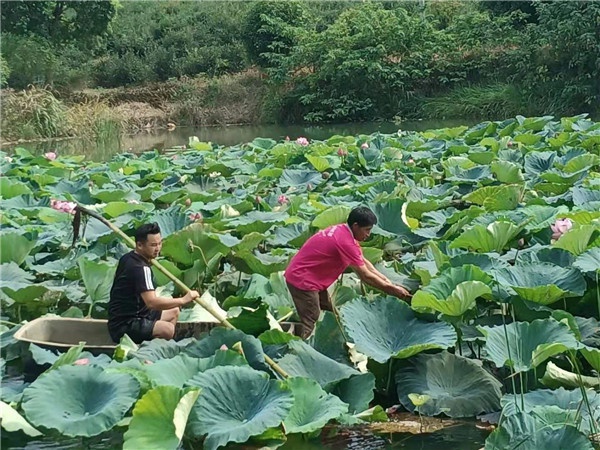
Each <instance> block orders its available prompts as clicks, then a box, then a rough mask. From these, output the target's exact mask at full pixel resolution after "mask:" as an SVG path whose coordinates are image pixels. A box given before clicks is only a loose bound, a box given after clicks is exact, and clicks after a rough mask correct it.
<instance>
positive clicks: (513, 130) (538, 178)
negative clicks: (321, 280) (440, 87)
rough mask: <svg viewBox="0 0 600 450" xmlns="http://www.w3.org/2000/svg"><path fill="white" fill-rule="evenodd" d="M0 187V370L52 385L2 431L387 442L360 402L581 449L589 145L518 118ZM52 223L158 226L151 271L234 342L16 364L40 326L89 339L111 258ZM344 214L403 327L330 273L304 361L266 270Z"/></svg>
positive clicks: (47, 172)
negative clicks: (362, 213)
mask: <svg viewBox="0 0 600 450" xmlns="http://www.w3.org/2000/svg"><path fill="white" fill-rule="evenodd" d="M0 164H1V165H0V170H1V173H2V177H0V188H1V195H2V198H1V199H0V206H1V208H2V215H1V216H0V224H1V230H0V244H1V245H2V253H1V256H0V258H1V259H0V270H1V271H2V280H1V285H0V301H1V302H2V314H3V319H4V320H8V321H10V322H12V324H11V323H9V324H6V325H5V324H3V325H2V327H3V329H4V330H5V332H4V333H3V334H2V335H1V336H0V341H1V342H2V353H1V355H2V360H0V368H1V369H2V373H3V375H4V374H5V373H8V374H11V373H13V374H14V371H18V368H19V364H20V363H21V362H22V361H23V360H25V359H29V360H32V359H33V360H34V361H35V362H37V363H38V364H51V367H50V368H49V369H48V371H46V372H45V373H43V374H42V375H41V376H40V377H39V378H37V380H35V381H34V382H32V383H31V384H28V383H18V385H17V386H14V385H12V387H11V389H3V390H2V393H1V394H0V395H1V399H2V401H3V402H5V403H4V404H3V405H2V407H3V410H2V411H3V412H2V414H3V420H2V427H3V428H5V429H6V430H8V431H9V432H14V431H16V430H22V431H23V432H25V433H27V434H28V435H30V436H36V435H39V434H40V433H43V434H47V435H52V433H56V432H58V433H59V434H62V435H66V436H95V435H99V434H102V433H103V432H105V431H107V430H110V429H112V428H115V427H121V426H123V427H126V428H127V431H126V432H125V434H124V436H123V438H124V442H125V443H124V447H125V448H131V449H135V448H145V447H147V446H148V442H149V441H150V440H151V441H152V443H153V445H155V446H157V447H160V448H164V449H168V448H172V449H176V448H178V445H179V444H180V442H181V440H182V439H186V440H190V439H191V440H193V441H197V440H201V439H203V440H204V441H203V446H204V448H208V449H216V448H218V447H220V446H223V445H225V444H227V443H229V442H246V441H247V440H249V439H258V440H259V441H260V440H261V439H271V445H275V446H277V445H279V444H281V443H283V442H284V441H285V440H286V439H293V438H294V435H295V434H296V435H303V436H304V437H306V438H308V437H311V436H312V437H314V436H316V435H318V433H319V432H320V430H321V429H322V428H323V426H324V425H325V424H327V423H329V422H330V421H337V422H339V423H341V424H356V423H362V421H364V420H379V421H381V420H386V419H387V416H386V414H385V412H384V411H383V409H382V408H381V407H376V408H375V409H368V408H369V407H373V406H374V405H373V403H374V398H375V394H377V401H378V402H379V403H381V404H382V405H383V406H388V405H392V404H396V403H399V404H401V406H402V407H403V408H405V409H407V410H409V411H414V412H417V413H419V414H425V415H442V414H443V415H446V416H449V417H474V416H477V415H479V414H483V413H493V412H499V411H502V416H501V420H500V423H499V427H498V429H497V431H495V432H494V433H492V434H491V435H490V437H489V438H488V440H487V442H486V448H487V449H503V450H504V449H514V448H516V447H519V448H522V449H539V448H556V449H561V448H566V447H567V444H565V443H566V442H568V443H569V445H568V446H570V447H572V448H574V449H575V448H576V449H585V450H590V449H592V443H591V440H590V439H593V437H594V436H596V435H597V433H598V423H599V421H600V416H599V412H600V408H598V405H600V397H599V395H598V393H597V390H598V388H599V387H600V385H599V382H598V377H597V373H598V371H600V323H599V321H598V319H599V317H600V316H599V308H600V292H599V289H598V287H599V284H598V283H599V276H600V173H599V172H598V170H599V168H600V123H597V122H593V121H591V120H588V119H586V118H585V117H583V116H577V117H565V118H562V119H561V120H553V118H552V117H534V118H525V117H522V116H518V117H516V118H513V119H509V120H505V121H501V122H483V123H480V124H478V125H475V126H473V127H466V126H462V127H456V128H447V129H440V130H429V131H426V132H409V133H405V132H398V133H396V134H391V135H381V134H373V135H361V136H356V137H352V136H332V137H330V138H329V139H327V140H324V141H313V142H309V141H308V140H307V139H305V138H298V139H297V140H295V141H294V140H291V141H290V140H285V141H280V142H277V141H274V140H272V139H263V138H256V139H255V140H254V141H252V142H250V143H245V144H241V145H236V146H233V147H218V146H213V145H211V144H209V143H204V142H199V141H198V139H194V138H192V139H190V143H189V148H186V149H183V150H182V149H177V150H176V149H173V150H172V151H169V152H167V153H165V154H160V153H158V152H148V153H144V154H141V155H137V156H136V155H132V154H122V155H119V156H117V157H115V158H114V159H113V160H111V161H109V162H105V163H93V162H87V161H85V160H84V158H83V157H61V156H60V155H56V154H54V153H47V154H45V155H34V154H32V153H30V152H28V151H27V150H25V149H18V150H16V152H15V154H14V155H12V156H8V155H2V160H1V161H0ZM75 202H79V203H81V204H84V205H86V206H87V207H88V208H92V209H94V210H95V211H96V212H98V213H100V214H102V215H103V216H104V217H105V218H107V219H109V220H111V221H112V222H113V223H114V224H115V225H116V226H118V227H120V228H121V229H122V230H124V231H126V232H128V233H130V234H131V233H132V232H133V230H134V229H135V228H136V227H137V226H138V225H139V224H141V223H144V222H147V221H156V222H158V223H159V224H160V227H161V230H162V235H163V238H164V244H163V249H162V254H163V257H162V258H161V259H160V260H161V262H162V263H163V264H164V265H165V266H166V267H167V268H168V269H169V270H170V271H171V272H172V273H173V274H174V275H175V276H176V277H178V278H179V279H180V280H182V281H184V282H185V283H186V284H187V285H189V286H190V287H197V288H199V289H201V290H202V291H204V295H203V298H204V299H205V300H206V301H211V302H213V304H214V305H215V307H217V306H219V307H221V308H222V314H224V315H226V316H227V317H228V320H229V321H230V323H232V324H233V325H234V326H235V327H236V328H238V329H237V330H231V329H225V328H222V327H217V328H215V329H213V330H212V331H211V332H210V334H209V335H207V336H203V337H200V338H199V339H190V340H184V341H181V342H172V341H161V340H154V341H152V342H150V343H145V344H143V345H142V346H140V347H137V346H134V345H131V343H130V342H128V340H127V339H124V340H123V341H122V342H121V344H120V346H119V347H118V348H117V350H116V351H115V353H114V355H113V357H112V358H110V357H108V356H106V355H104V356H103V357H92V356H91V355H89V354H87V353H85V352H83V344H81V345H80V346H76V347H73V348H72V349H71V350H70V351H69V352H68V353H65V354H64V355H62V356H60V357H59V356H58V355H56V354H54V353H52V352H49V351H46V350H43V349H41V348H39V347H38V346H36V345H33V344H28V345H26V344H25V343H24V342H17V341H15V339H14V338H13V337H12V336H13V335H14V333H15V331H16V330H17V329H18V327H19V326H20V322H21V321H22V320H24V319H27V320H30V319H33V318H35V317H38V316H39V315H42V314H45V313H48V312H50V313H56V314H62V315H64V316H71V317H73V316H78V317H81V316H83V315H88V314H89V315H92V316H93V317H105V316H106V305H107V301H108V288H109V286H110V280H111V279H112V276H113V273H114V270H115V266H116V262H117V259H118V258H119V257H120V256H121V255H122V254H124V252H126V251H127V249H126V248H125V246H124V245H123V243H122V241H121V240H120V238H119V237H118V235H116V234H115V233H114V232H113V231H111V229H109V228H107V227H106V226H105V225H103V224H101V223H100V222H98V221H97V220H94V219H90V220H89V221H88V222H87V224H86V225H85V227H84V231H83V233H82V234H81V236H80V239H79V240H77V242H76V243H75V245H74V247H71V246H70V245H69V242H70V241H71V238H72V228H71V219H72V216H71V214H70V213H71V212H72V211H73V208H74V206H75V205H76V203H75ZM359 204H366V205H369V206H370V207H371V208H372V210H373V211H374V212H375V214H376V215H377V218H378V223H377V225H376V226H375V227H374V228H373V231H372V238H371V240H369V241H368V242H365V243H364V244H363V253H364V255H365V257H366V258H368V259H369V260H370V261H372V262H373V263H374V264H376V265H377V267H378V268H379V269H380V270H381V271H382V272H383V273H384V274H385V275H386V276H387V277H388V278H390V279H392V280H394V281H395V282H397V283H400V284H403V285H405V286H407V287H408V288H409V289H410V290H411V291H412V292H413V293H414V297H413V300H412V305H410V306H409V305H408V304H406V303H405V302H402V301H400V300H398V299H395V298H392V297H387V296H383V295H381V294H380V293H378V292H376V291H373V290H370V289H368V288H366V287H364V286H361V285H360V283H359V282H358V280H357V279H356V277H355V276H353V275H352V274H344V275H343V276H342V277H341V278H340V280H339V281H338V282H337V283H336V286H335V290H334V292H333V295H332V297H333V299H334V302H335V305H336V314H337V317H336V316H333V315H332V314H331V313H326V314H325V315H324V316H323V317H322V320H321V321H320V322H319V323H318V325H317V328H316V331H315V335H314V336H313V337H312V338H311V339H310V340H309V341H307V342H302V341H299V340H297V339H296V338H294V337H293V336H291V335H290V334H286V333H283V332H282V331H281V329H280V327H279V323H278V322H277V321H280V320H283V319H284V318H286V317H289V315H290V313H291V314H293V313H294V306H293V303H292V301H291V299H290V296H289V293H288V291H287V288H286V287H285V283H284V280H283V277H282V270H283V269H285V267H286V266H287V264H288V261H289V258H290V257H291V255H292V254H293V253H294V252H295V251H296V250H297V249H298V248H299V247H300V246H301V245H302V243H303V242H305V241H306V239H307V238H308V237H309V236H310V235H311V234H312V233H314V232H316V231H317V230H319V229H323V228H325V227H327V226H328V225H331V224H335V223H340V222H343V221H344V220H345V219H346V216H347V214H348V211H349V210H350V209H351V208H352V207H354V206H356V205H359ZM157 280H158V284H159V285H160V289H161V291H164V292H166V293H169V292H173V285H172V284H171V283H170V280H169V279H168V278H166V277H164V276H161V274H160V273H158V272H157ZM174 293H175V294H176V292H174ZM184 313H185V314H186V315H188V319H190V318H191V320H196V321H198V320H205V317H206V312H204V311H202V310H201V309H200V308H198V307H194V308H193V309H187V310H185V311H184ZM182 314H183V313H182ZM274 319H275V320H274ZM8 325H11V326H10V327H9V326H8ZM266 356H268V357H269V358H271V359H272V360H274V361H276V363H277V365H278V367H279V368H280V369H281V370H282V371H283V372H279V371H277V372H272V371H271V369H270V367H273V366H272V365H267V362H268V360H267V359H266ZM46 367H48V366H46ZM282 373H286V374H287V375H289V377H284V376H283V375H282ZM107 386H110V387H111V388H110V389H107ZM156 405H161V408H157V407H156ZM90 411H93V414H90ZM123 418H127V420H126V421H122V419H123ZM129 418H130V420H129ZM486 420H491V419H490V418H489V417H488V418H486ZM34 427H35V428H34ZM152 430H160V432H158V431H156V432H154V431H152ZM273 439H276V440H277V441H278V444H274V443H273V441H272V440H273Z"/></svg>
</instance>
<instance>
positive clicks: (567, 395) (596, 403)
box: [500, 387, 600, 434]
mask: <svg viewBox="0 0 600 450" xmlns="http://www.w3.org/2000/svg"><path fill="white" fill-rule="evenodd" d="M585 394H586V399H584V398H583V396H582V394H581V389H574V390H567V389H565V388H563V387H560V388H558V389H553V390H550V389H538V390H536V391H530V392H526V393H525V394H523V396H522V397H521V395H520V394H516V395H515V394H506V395H505V396H504V397H502V399H501V401H500V403H501V404H502V414H503V415H504V416H512V415H514V414H517V413H519V412H526V413H529V412H531V411H533V410H534V409H536V408H540V407H545V406H554V407H557V408H560V409H562V410H564V411H570V412H572V413H576V414H577V416H578V417H579V418H580V419H581V421H582V423H581V424H580V426H581V428H580V431H583V432H584V433H586V434H587V433H590V432H591V431H592V428H593V424H594V421H598V420H600V395H599V394H598V393H597V392H595V391H594V390H592V389H587V390H586V393H585Z"/></svg>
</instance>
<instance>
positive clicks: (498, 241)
mask: <svg viewBox="0 0 600 450" xmlns="http://www.w3.org/2000/svg"><path fill="white" fill-rule="evenodd" d="M522 228H523V227H522V226H517V225H515V224H513V223H511V222H504V221H497V222H492V223H490V224H489V225H488V226H485V225H475V226H474V227H472V228H469V229H468V230H466V231H464V232H463V233H462V234H461V235H460V236H459V237H457V238H456V239H454V241H452V243H451V244H450V248H465V249H469V250H475V251H477V252H480V253H489V252H498V253H500V252H502V250H504V248H505V247H506V246H507V245H508V243H509V242H510V241H511V240H513V239H514V238H515V237H516V236H517V234H519V232H520V231H521V229H522Z"/></svg>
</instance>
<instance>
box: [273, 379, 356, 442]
mask: <svg viewBox="0 0 600 450" xmlns="http://www.w3.org/2000/svg"><path fill="white" fill-rule="evenodd" d="M287 385H288V386H289V388H290V389H291V390H292V394H293V395H294V406H293V408H292V410H291V411H290V415H289V416H288V417H287V418H286V419H285V421H284V422H283V427H284V429H285V432H286V434H289V433H312V432H313V431H318V430H321V428H323V427H324V426H325V425H326V424H327V422H329V421H330V420H333V419H337V418H338V417H340V416H341V415H342V414H344V413H347V412H348V405H347V404H346V403H344V402H342V401H341V400H340V399H339V398H337V397H336V396H335V395H333V394H328V393H327V392H325V391H324V390H323V389H322V388H321V386H319V384H318V383H317V382H316V381H314V380H310V379H308V378H302V377H293V378H289V379H288V380H287Z"/></svg>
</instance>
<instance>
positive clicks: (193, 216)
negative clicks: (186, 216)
mask: <svg viewBox="0 0 600 450" xmlns="http://www.w3.org/2000/svg"><path fill="white" fill-rule="evenodd" d="M202 219H203V217H202V213H201V212H197V213H192V214H190V220H191V221H192V222H202Z"/></svg>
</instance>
